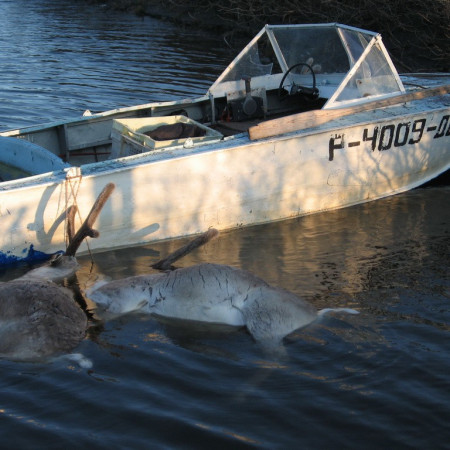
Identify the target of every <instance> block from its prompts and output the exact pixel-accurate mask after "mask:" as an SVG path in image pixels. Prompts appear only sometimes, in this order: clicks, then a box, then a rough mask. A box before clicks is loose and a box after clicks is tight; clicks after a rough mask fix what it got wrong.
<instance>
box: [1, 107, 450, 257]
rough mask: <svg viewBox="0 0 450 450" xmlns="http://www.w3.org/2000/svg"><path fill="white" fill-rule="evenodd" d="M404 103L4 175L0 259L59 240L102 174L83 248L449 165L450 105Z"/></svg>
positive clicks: (388, 189)
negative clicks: (92, 233)
mask: <svg viewBox="0 0 450 450" xmlns="http://www.w3.org/2000/svg"><path fill="white" fill-rule="evenodd" d="M402 108H403V109H405V108H404V105H402V106H399V107H398V108H396V109H395V108H393V109H391V110H390V112H389V113H387V114H386V112H385V111H378V112H377V111H374V112H370V113H365V114H361V115H359V116H354V117H350V118H343V119H341V120H338V121H334V122H332V123H330V124H328V125H327V126H326V127H321V128H320V129H315V130H313V129H310V130H305V131H303V132H297V133H290V134H285V135H281V136H278V137H276V138H269V139H263V140H257V141H250V140H249V138H248V136H247V135H242V136H240V137H235V138H234V139H232V140H228V141H227V140H225V141H222V142H220V143H215V144H207V145H203V146H199V147H197V148H191V149H187V148H179V149H175V150H170V151H169V150H167V151H162V152H149V153H147V154H141V155H136V156H133V157H127V158H122V159H118V160H114V161H105V162H102V163H97V164H92V165H86V166H81V168H80V170H77V169H75V168H72V169H70V170H69V171H67V170H61V171H58V172H54V173H53V174H50V175H51V176H49V174H47V175H46V174H44V175H38V176H35V177H31V178H27V179H25V180H16V181H11V182H8V183H3V185H4V187H3V189H4V190H2V191H0V221H1V222H0V223H1V229H2V231H3V233H2V234H1V236H0V249H2V253H1V257H2V258H1V262H2V263H5V264H6V263H10V262H13V261H15V260H17V259H32V258H35V257H37V256H39V255H40V253H36V252H42V253H43V254H51V253H54V252H57V251H61V250H64V248H65V246H66V237H65V234H66V233H65V211H66V209H67V207H68V206H70V205H71V204H76V205H77V206H78V208H79V211H80V218H85V217H86V216H87V214H88V212H89V210H90V208H91V207H92V205H93V203H94V201H95V198H96V196H97V195H98V194H99V193H100V191H101V190H102V189H103V188H104V186H105V185H106V184H107V183H110V182H113V183H114V184H115V185H116V189H115V191H114V192H113V195H112V196H111V198H110V199H109V200H108V202H107V204H106V205H105V207H104V209H103V210H102V213H101V215H100V217H99V219H98V221H97V223H96V228H97V229H98V230H99V231H100V233H101V235H100V238H98V239H92V240H90V241H89V247H90V249H91V250H92V251H101V250H108V249H112V248H116V247H118V246H121V247H123V246H130V245H136V244H140V243H144V242H150V241H157V240H164V239H169V238H176V237H182V236H187V235H193V234H196V233H200V232H203V231H205V230H206V229H208V228H209V227H215V228H217V229H219V230H226V229H232V228H236V227H242V226H248V225H254V224H259V223H264V222H271V221H277V220H282V219H287V218H291V217H296V216H300V215H305V214H311V213H315V212H319V211H324V210H331V209H336V208H342V207H346V206H350V205H355V204H358V203H362V202H367V201H370V200H375V199H378V198H382V197H385V196H388V195H392V194H396V193H398V192H402V191H406V190H409V189H411V188H414V187H416V186H418V185H420V184H423V183H425V182H427V181H428V180H430V179H432V178H434V177H435V176H437V175H439V174H440V173H443V172H445V171H446V170H448V169H449V168H450V150H449V147H450V108H449V107H442V106H441V107H440V108H434V109H429V110H428V111H426V109H424V108H422V109H420V108H415V109H418V111H416V110H415V109H414V110H411V112H410V113H409V114H404V115H399V114H395V113H396V111H397V110H401V109H402ZM355 121H357V122H358V123H357V124H356V125H355V124H354V122H355ZM352 122H353V125H352V124H351V123H352ZM77 173H78V175H79V174H80V173H81V176H78V175H77ZM87 249H88V248H87V246H86V245H85V246H84V247H82V248H81V250H80V252H83V251H87Z"/></svg>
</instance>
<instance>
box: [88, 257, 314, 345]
mask: <svg viewBox="0 0 450 450" xmlns="http://www.w3.org/2000/svg"><path fill="white" fill-rule="evenodd" d="M89 296H90V298H91V299H92V300H93V301H94V302H96V303H97V305H99V306H100V307H101V308H102V309H104V310H105V311H106V312H107V313H110V314H124V313H127V312H130V311H136V310H139V311H143V312H147V313H150V314H156V315H159V316H163V317H172V318H178V319H186V320H196V321H204V322H212V323H223V324H227V325H234V326H246V327H247V329H248V330H249V332H250V333H251V334H252V336H253V337H254V338H255V339H256V340H258V341H274V340H275V341H279V340H281V339H282V338H283V337H284V336H286V335H287V334H289V333H290V332H292V331H294V330H296V329H298V328H301V327H303V326H305V325H308V324H309V323H311V322H313V321H314V320H315V319H316V318H317V311H316V309H315V308H314V307H313V306H312V305H311V304H309V303H307V302H305V301H304V300H302V299H300V298H299V297H297V296H296V295H294V294H293V293H291V292H288V291H285V290H283V289H280V288H276V287H273V286H270V285H269V284H267V283H266V282H265V281H264V280H262V279H261V278H258V277H256V276H255V275H253V274H251V273H249V272H246V271H243V270H239V269H235V268H233V267H230V266H224V265H219V264H199V265H195V266H192V267H188V268H184V269H177V270H174V271H171V272H167V273H159V274H150V275H139V276H134V277H129V278H125V279H121V280H115V281H112V282H110V283H107V284H105V285H103V286H101V287H98V288H95V287H94V288H93V289H92V290H91V291H90V292H89Z"/></svg>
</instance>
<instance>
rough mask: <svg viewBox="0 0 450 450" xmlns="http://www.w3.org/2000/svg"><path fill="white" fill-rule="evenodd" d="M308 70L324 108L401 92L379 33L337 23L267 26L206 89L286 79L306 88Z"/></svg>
mask: <svg viewBox="0 0 450 450" xmlns="http://www.w3.org/2000/svg"><path fill="white" fill-rule="evenodd" d="M311 71H313V74H314V77H315V78H316V83H317V87H318V88H319V91H320V96H321V97H322V98H326V99H328V101H327V103H326V104H325V108H330V107H340V106H342V105H344V104H346V105H347V104H349V103H350V104H351V103H362V102H364V101H368V100H369V99H370V100H372V99H373V97H384V96H389V95H392V94H394V93H399V92H404V88H403V85H402V83H401V81H400V78H399V76H398V74H397V71H396V69H395V67H394V65H393V63H392V61H391V59H390V57H389V54H388V53H387V51H386V49H385V47H384V45H383V43H382V41H381V36H380V35H379V34H376V33H373V32H370V31H365V30H361V29H358V28H353V27H347V26H345V25H340V24H317V25H266V26H265V27H264V28H263V29H262V30H261V31H260V32H259V33H258V34H257V35H256V36H255V37H254V38H253V40H252V41H251V42H250V43H249V44H248V45H247V46H246V47H245V48H244V49H243V50H242V51H241V53H240V54H239V55H238V56H237V57H236V59H235V60H234V61H233V62H232V63H231V64H230V65H229V66H228V67H227V68H226V70H225V71H224V72H223V73H222V75H221V76H220V77H219V78H218V79H217V81H216V82H215V83H214V84H213V86H212V87H211V88H210V90H209V92H210V94H212V95H213V96H223V95H227V94H229V93H230V92H233V91H239V90H243V89H244V81H243V80H245V79H251V84H252V88H264V89H266V90H270V89H277V88H278V87H279V84H280V81H281V80H282V78H283V76H284V75H285V74H286V73H287V76H286V83H289V82H291V83H294V82H295V83H296V84H301V85H303V86H305V85H306V86H308V85H309V86H311V85H312V83H313V74H312V73H311Z"/></svg>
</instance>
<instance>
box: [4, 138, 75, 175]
mask: <svg viewBox="0 0 450 450" xmlns="http://www.w3.org/2000/svg"><path fill="white" fill-rule="evenodd" d="M0 164H3V165H5V166H10V167H12V168H17V169H19V170H20V171H22V172H25V173H26V174H29V175H39V174H41V173H47V172H53V171H55V170H61V169H64V168H66V167H71V166H70V164H68V163H65V162H64V161H63V160H62V159H61V158H59V157H58V156H56V155H55V154H54V153H52V152H50V151H49V150H47V149H45V148H43V147H41V146H39V145H36V144H33V143H32V142H29V141H27V140H25V139H18V138H14V137H5V136H1V137H0ZM13 178H16V177H13Z"/></svg>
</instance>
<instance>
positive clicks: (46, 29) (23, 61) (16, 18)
mask: <svg viewBox="0 0 450 450" xmlns="http://www.w3.org/2000/svg"><path fill="white" fill-rule="evenodd" d="M0 5H1V6H2V10H3V11H4V14H3V16H2V17H0V23H1V25H2V26H1V27H0V30H1V31H0V36H1V37H2V38H1V39H2V48H1V50H0V58H1V60H2V64H0V72H1V73H2V80H3V81H4V80H5V77H6V78H8V76H7V75H8V70H9V71H10V72H11V75H10V78H9V82H7V83H3V84H2V85H1V88H0V89H1V93H2V99H3V100H2V102H1V105H0V122H1V123H2V124H4V125H5V126H8V127H10V126H18V125H22V124H26V123H32V122H34V121H36V119H40V118H42V119H45V118H56V117H58V114H59V111H61V110H62V111H63V112H64V115H65V116H66V117H67V116H71V115H76V114H78V112H79V111H82V110H83V109H85V108H90V109H93V110H95V109H106V108H111V107H115V106H119V105H128V104H133V103H140V102H142V101H144V100H145V101H146V100H149V101H150V100H157V99H169V98H174V97H176V96H179V95H185V94H189V93H190V94H199V93H202V92H203V91H204V90H206V87H207V85H208V84H209V80H212V79H213V78H214V77H215V75H216V73H217V72H220V69H221V65H223V64H225V60H224V56H225V55H226V53H227V50H226V49H225V48H224V46H223V43H222V42H223V41H221V40H220V38H217V39H210V38H209V37H208V36H207V35H204V34H201V33H198V32H195V31H192V30H187V29H184V30H179V29H177V28H175V27H173V26H170V25H168V24H163V23H160V22H155V21H152V20H149V19H146V20H144V21H141V20H138V19H135V18H130V17H126V16H123V15H116V14H111V13H108V12H107V11H106V10H104V9H101V8H91V9H86V10H84V11H81V10H80V6H79V5H77V6H76V7H71V6H70V5H69V6H68V4H67V3H66V2H65V1H59V2H45V1H34V2H25V1H23V2H22V1H17V0H16V1H14V2H13V1H10V2H8V1H4V0H2V1H0ZM8 17H9V19H8ZM5 28H6V29H8V30H9V32H8V33H7V32H6V31H5ZM17 30H23V32H24V34H25V35H24V34H23V33H22V34H20V33H17ZM18 34H20V36H18ZM138 37H139V38H138ZM147 39H148V41H147ZM19 40H21V45H20V46H19V45H18V41H19ZM30 41H31V43H32V44H33V46H35V47H36V46H37V47H39V48H41V49H44V50H42V51H43V53H42V55H44V54H45V55H46V56H42V58H43V59H42V60H41V62H39V61H40V58H41V56H40V55H41V53H39V52H40V51H41V50H39V51H38V50H36V49H35V50H33V46H30V45H31V44H30ZM133 43H137V44H138V46H139V47H138V48H133V46H132V44H133ZM156 43H158V44H157V45H158V49H159V50H157V52H159V53H161V55H162V56H164V57H165V59H164V62H161V63H158V64H156V63H155V62H154V60H153V59H152V56H151V55H150V54H149V55H148V59H146V60H145V62H143V63H142V64H141V65H139V64H137V63H138V62H139V60H140V58H139V54H143V53H145V50H146V49H147V50H148V49H150V48H154V47H155V45H156ZM25 44H26V45H25ZM35 47H34V48H35ZM24 48H28V50H26V51H25V50H24ZM67 48H69V49H70V50H67ZM50 49H60V51H59V52H58V51H55V55H56V56H54V59H55V60H54V61H53V60H51V57H50V56H49V55H50V54H52V52H53V50H50ZM63 49H64V50H63ZM89 49H90V50H89ZM66 51H69V52H70V54H71V55H72V56H73V57H74V58H75V56H76V58H75V59H77V62H75V61H74V62H71V60H70V59H67V58H66V56H67V55H66V53H65V52H66ZM113 51H115V54H114V55H111V52H113ZM203 51H205V53H206V60H202V56H201V55H202V52H203ZM14 52H15V53H17V60H16V61H12V59H13V55H14V54H15V53H14ZM113 53H114V52H113ZM27 54H28V56H30V57H31V56H32V54H34V55H36V56H35V57H34V59H33V58H32V59H33V65H34V69H30V68H28V66H27V61H28V60H27ZM168 55H171V56H170V57H169V56H168ZM58 58H59V59H58ZM216 58H217V59H216ZM4 61H6V62H8V61H9V62H10V66H9V69H8V68H7V64H6V65H5V64H4ZM99 61H101V63H99ZM131 61H133V63H131ZM134 63H136V64H134ZM13 74H16V75H13ZM155 74H157V76H156V75H155ZM14 80H17V83H16V84H15V82H14ZM33 80H35V81H33ZM61 80H65V82H64V81H61ZM74 80H78V81H74ZM158 80H164V81H161V84H158ZM100 81H101V83H100V85H99V82H100ZM130 85H131V86H132V87H130ZM20 105H22V107H21V106H20ZM449 194H450V187H449V186H448V185H447V186H446V185H443V186H438V187H429V188H423V189H417V190H414V191H412V192H409V193H406V194H402V195H398V196H395V197H391V198H388V199H385V200H380V201H378V202H372V203H369V204H366V205H361V206H356V207H353V208H348V209H344V210H340V211H334V212H329V213H323V214H317V215H313V216H308V217H303V218H300V219H295V220H291V221H285V222H281V223H277V224H271V225H264V226H259V227H254V228H248V229H243V230H237V231H234V232H230V233H223V234H221V235H220V236H219V238H218V239H216V240H214V241H213V242H211V243H210V244H209V245H208V246H206V247H204V248H202V249H199V250H198V251H196V252H195V253H193V254H191V255H189V256H187V257H186V258H185V259H183V260H182V261H181V262H180V265H182V266H188V265H190V264H194V263H198V262H207V261H208V262H216V263H224V264H231V265H233V266H236V267H241V268H244V269H247V270H251V271H252V272H254V273H255V274H257V275H259V276H261V277H263V278H264V279H266V280H267V281H268V282H269V283H272V284H274V285H277V286H281V287H284V288H286V289H289V290H291V291H293V292H295V293H296V294H298V295H300V296H302V297H304V298H305V299H306V300H308V301H310V302H311V303H313V304H314V305H315V306H316V307H317V308H319V309H320V308H324V307H351V308H355V309H357V310H358V311H360V314H359V315H356V316H355V315H333V314H330V315H329V316H327V317H325V318H323V319H321V320H320V321H318V322H316V323H313V324H312V325H310V326H308V327H307V328H305V329H303V330H299V331H297V332H295V333H293V334H292V335H290V336H289V337H288V338H286V339H285V341H284V345H283V348H282V349H280V351H279V352H277V353H267V352H266V351H265V350H264V349H263V348H261V347H260V346H259V345H258V344H256V343H255V342H254V341H253V340H252V339H251V337H250V336H249V335H248V334H247V333H246V332H245V330H241V329H233V328H231V329H230V328H227V327H220V326H212V325H201V326H200V325H193V324H187V323H174V322H162V321H157V320H156V319H154V318H151V317H148V316H143V315H138V314H131V315H128V316H125V317H122V318H118V319H116V320H113V321H110V322H106V323H102V322H98V321H96V318H95V315H94V317H93V318H92V320H91V328H90V330H89V336H88V338H87V339H86V340H85V341H84V342H83V343H82V344H81V345H80V347H79V348H78V351H79V352H81V353H82V354H83V355H84V356H85V357H87V358H89V359H90V360H91V361H92V363H93V367H92V369H83V368H81V367H80V366H79V365H77V364H76V363H72V362H69V361H67V360H65V359H59V360H56V361H52V362H49V363H47V364H21V363H14V362H9V361H0V373H1V378H0V436H1V438H2V441H1V446H2V448H93V449H94V448H133V449H134V448H146V449H149V448H271V449H272V448H279V449H294V448H295V449H297V448H302V449H303V448H304V449H328V448H330V449H331V448H333V449H348V448H352V449H362V448H364V449H370V448H373V449H379V448H418V449H439V448H449V442H450V431H449V426H448V424H449V423H450V358H449V351H450V343H449V342H450V341H449V338H450V333H449V332H450V277H449V271H450V270H449V268H450V257H449V254H450V252H449V250H450V208H449V206H450V202H449ZM184 242H185V241H178V242H167V243H160V244H153V245H146V246H143V247H138V248H133V249H124V250H120V251H113V252H109V253H104V254H98V255H95V256H94V258H93V261H94V264H93V265H92V264H91V260H90V258H88V257H84V258H82V259H81V261H80V262H81V264H82V268H81V270H80V272H79V274H78V280H79V285H80V286H81V288H83V289H84V288H86V287H87V286H89V285H91V284H92V283H94V282H95V281H96V280H97V279H98V278H101V277H104V276H108V277H111V278H121V277H124V276H127V275H132V274H141V273H146V272H148V271H149V266H150V264H151V263H152V262H154V261H156V260H157V259H159V258H160V257H162V256H165V255H167V254H168V253H169V252H170V251H172V250H174V249H175V248H176V247H177V246H179V245H180V244H182V243H184ZM18 273H19V269H17V271H16V273H15V274H18ZM12 276H13V274H12V273H8V274H3V279H7V278H11V277H12ZM87 301H88V305H89V307H92V306H93V305H92V304H91V303H89V300H87Z"/></svg>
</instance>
